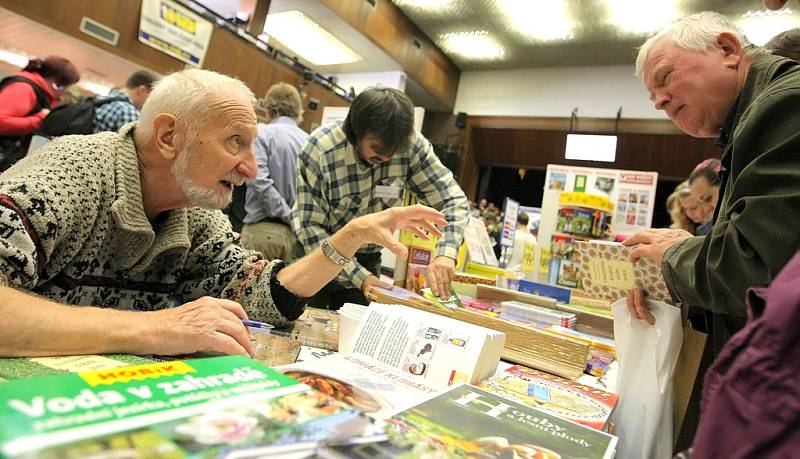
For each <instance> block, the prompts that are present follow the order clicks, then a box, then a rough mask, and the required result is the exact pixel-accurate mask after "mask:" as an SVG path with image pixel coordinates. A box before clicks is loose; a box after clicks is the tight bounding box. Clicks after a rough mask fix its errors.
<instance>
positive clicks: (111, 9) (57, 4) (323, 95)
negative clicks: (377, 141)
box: [0, 0, 349, 130]
mask: <svg viewBox="0 0 800 459" xmlns="http://www.w3.org/2000/svg"><path fill="white" fill-rule="evenodd" d="M141 4H142V2H141V0H120V1H97V0H63V1H52V0H3V1H2V3H0V6H2V7H3V8H7V9H9V10H11V11H13V12H15V13H17V14H20V15H22V16H25V17H27V18H29V19H31V20H33V21H36V22H38V23H40V24H43V25H45V26H47V27H50V28H52V29H55V30H58V31H60V32H62V33H65V34H67V35H70V36H73V37H75V38H77V39H79V40H82V41H85V42H87V43H89V44H91V45H92V46H95V47H98V48H101V49H104V50H106V51H108V52H110V53H112V54H116V55H117V56H120V57H122V58H123V59H126V60H129V61H131V62H134V63H136V64H138V65H141V66H142V67H145V68H149V69H151V70H153V71H155V72H158V73H161V74H168V73H171V72H174V71H177V70H181V69H183V68H185V67H186V65H185V64H184V63H183V62H181V61H179V60H177V59H175V58H173V57H171V56H168V55H166V54H164V53H162V52H160V51H158V50H156V49H154V48H151V47H149V46H147V45H145V44H144V43H141V42H139V39H138V32H139V12H140V10H141ZM83 16H87V17H89V18H91V19H94V20H95V21H98V22H100V23H102V24H105V25H107V26H109V27H111V28H113V29H115V30H117V31H118V32H119V33H120V37H119V41H118V43H117V46H111V45H108V44H106V43H103V42H101V41H99V40H96V39H94V38H92V37H90V36H88V35H86V34H84V33H82V32H81V31H80V30H79V26H80V21H81V18H82V17H83ZM65 57H68V56H65ZM203 68H205V69H209V70H214V71H217V72H221V73H226V74H228V75H233V76H235V77H237V78H239V79H240V80H242V81H243V82H244V83H245V84H247V85H248V86H249V87H250V89H252V90H253V92H254V93H255V94H256V96H257V97H263V96H264V94H265V93H266V92H267V89H268V88H269V87H270V86H271V85H272V84H274V83H277V82H279V81H286V82H287V83H291V84H294V85H297V84H298V83H299V82H300V79H301V75H300V74H299V73H298V72H297V71H295V70H294V69H292V68H291V67H289V66H288V65H285V64H282V63H280V62H277V61H275V60H274V59H272V58H271V57H270V56H268V55H266V54H265V53H264V52H262V51H260V50H259V49H257V48H255V47H254V46H253V45H251V44H249V43H247V42H245V41H244V40H242V39H241V38H239V37H237V36H236V34H235V33H233V32H231V31H230V30H227V29H221V28H215V29H214V32H213V34H212V36H211V42H210V44H209V48H208V52H207V53H206V58H205V60H204V62H203ZM306 93H307V95H308V97H314V98H316V99H319V101H320V103H319V107H320V108H319V109H317V110H316V111H309V110H306V113H305V117H304V120H303V122H302V123H301V127H302V128H304V129H306V130H309V129H310V128H311V126H312V125H313V124H315V123H317V124H318V123H319V122H320V120H321V119H322V107H324V106H332V107H341V106H346V105H348V104H349V103H348V102H347V100H345V99H344V98H342V97H340V96H339V95H337V94H335V93H333V92H332V91H330V90H328V89H326V88H324V87H322V86H320V85H319V84H317V83H309V84H308V85H307V86H306Z"/></svg>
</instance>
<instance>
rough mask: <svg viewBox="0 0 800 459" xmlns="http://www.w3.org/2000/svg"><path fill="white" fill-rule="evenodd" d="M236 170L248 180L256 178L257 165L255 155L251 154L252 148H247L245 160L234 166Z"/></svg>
mask: <svg viewBox="0 0 800 459" xmlns="http://www.w3.org/2000/svg"><path fill="white" fill-rule="evenodd" d="M236 170H237V171H238V172H239V173H240V174H242V175H244V176H245V177H247V178H249V179H254V178H256V175H257V174H258V163H257V162H256V155H255V153H254V152H253V147H248V149H247V153H245V158H244V159H243V160H242V161H241V162H240V163H239V164H237V165H236Z"/></svg>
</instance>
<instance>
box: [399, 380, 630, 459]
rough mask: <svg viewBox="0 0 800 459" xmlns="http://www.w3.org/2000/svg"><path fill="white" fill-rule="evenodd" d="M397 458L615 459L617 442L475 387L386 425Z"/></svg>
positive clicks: (454, 392) (459, 389)
mask: <svg viewBox="0 0 800 459" xmlns="http://www.w3.org/2000/svg"><path fill="white" fill-rule="evenodd" d="M386 433H387V435H388V436H389V440H390V442H391V443H392V444H393V445H395V446H397V447H398V448H401V449H402V450H404V451H405V452H403V453H402V454H401V455H399V457H404V458H428V457H482V458H505V457H509V458H512V457H530V458H548V459H556V458H561V459H572V458H576V459H577V458H583V459H592V458H598V459H599V458H611V457H613V455H614V450H615V446H616V442H617V438H616V437H614V436H612V435H609V434H607V433H604V432H600V431H597V430H594V429H590V428H588V427H585V426H582V425H580V424H576V423H573V422H570V421H567V420H564V419H561V418H559V417H557V416H553V415H551V414H549V413H547V412H545V411H541V410H537V409H535V408H531V407H530V406H526V405H524V404H521V403H518V402H515V401H512V400H510V399H506V398H502V397H499V396H497V395H495V394H492V393H490V392H487V391H485V390H483V389H480V388H477V387H474V386H468V385H463V386H458V387H454V388H453V389H452V390H449V391H447V392H444V393H442V394H440V395H438V396H436V397H434V398H432V399H430V400H428V401H425V402H423V403H421V404H419V405H417V406H415V407H413V408H411V409H409V410H406V411H403V412H401V413H398V414H397V415H395V416H393V417H392V418H390V419H389V420H387V427H386Z"/></svg>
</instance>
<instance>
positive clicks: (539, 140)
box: [470, 128, 719, 179]
mask: <svg viewBox="0 0 800 459" xmlns="http://www.w3.org/2000/svg"><path fill="white" fill-rule="evenodd" d="M471 139H472V142H471V145H470V148H471V149H474V150H475V160H476V162H477V164H478V165H479V166H483V165H487V166H502V167H522V168H529V169H541V168H545V167H547V165H548V164H568V165H576V166H580V165H583V166H589V167H604V168H612V169H634V170H648V171H656V172H658V173H659V175H661V176H663V177H665V178H673V179H678V178H685V177H687V176H688V175H689V173H690V172H691V170H692V168H693V167H694V166H695V165H696V164H697V163H699V162H700V161H702V160H703V159H704V158H707V157H709V156H718V155H719V150H717V149H716V148H715V147H714V146H713V144H712V142H711V140H709V139H694V138H692V137H689V136H686V135H672V134H628V133H621V134H619V135H618V138H617V157H616V161H615V162H613V163H607V162H594V161H574V160H566V159H564V150H565V148H566V142H567V132H566V131H552V130H519V129H483V128H479V129H472V133H471Z"/></svg>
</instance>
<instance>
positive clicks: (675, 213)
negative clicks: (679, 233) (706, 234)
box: [667, 181, 700, 234]
mask: <svg viewBox="0 0 800 459" xmlns="http://www.w3.org/2000/svg"><path fill="white" fill-rule="evenodd" d="M692 202H694V203H695V204H694V206H692V204H691V203H692ZM684 203H685V204H686V205H687V207H688V208H689V209H690V210H689V212H691V213H692V215H697V214H699V210H698V209H699V208H700V206H699V201H697V200H696V199H694V197H693V196H692V192H691V190H690V189H689V185H688V184H687V183H686V182H685V181H684V182H681V183H679V184H678V186H676V187H675V191H673V192H672V194H670V195H669V196H668V197H667V212H668V213H669V217H670V219H671V220H672V223H671V224H670V225H669V227H670V228H672V229H682V230H684V231H687V232H689V233H692V234H697V226H698V225H697V222H696V221H694V220H693V219H692V218H690V217H689V212H687V211H686V208H685V207H684ZM696 218H699V217H696Z"/></svg>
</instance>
